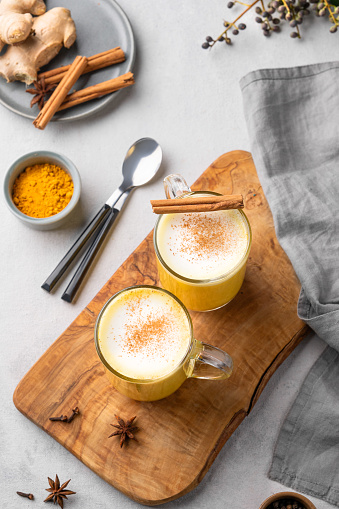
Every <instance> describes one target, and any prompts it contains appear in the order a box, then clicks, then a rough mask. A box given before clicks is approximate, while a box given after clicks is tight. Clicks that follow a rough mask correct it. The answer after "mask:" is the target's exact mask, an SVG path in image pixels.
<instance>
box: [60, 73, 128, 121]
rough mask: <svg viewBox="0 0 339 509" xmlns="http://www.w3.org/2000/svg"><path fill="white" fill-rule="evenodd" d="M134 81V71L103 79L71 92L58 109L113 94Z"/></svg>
mask: <svg viewBox="0 0 339 509" xmlns="http://www.w3.org/2000/svg"><path fill="white" fill-rule="evenodd" d="M133 83H134V76H133V73H131V72H128V73H126V74H122V75H121V76H118V77H117V78H113V79H111V80H108V81H103V82H102V83H98V84H97V85H93V86H91V87H87V88H83V89H81V90H78V91H77V92H73V93H72V94H69V95H68V96H67V97H66V98H65V100H64V102H63V103H62V104H61V106H60V107H59V109H58V111H61V110H65V109H66V108H71V107H73V106H76V105H77V104H81V103H84V102H87V101H91V100H92V99H97V98H98V97H102V96H103V95H107V94H111V93H112V92H116V91H117V90H120V89H121V88H125V87H129V86H130V85H133Z"/></svg>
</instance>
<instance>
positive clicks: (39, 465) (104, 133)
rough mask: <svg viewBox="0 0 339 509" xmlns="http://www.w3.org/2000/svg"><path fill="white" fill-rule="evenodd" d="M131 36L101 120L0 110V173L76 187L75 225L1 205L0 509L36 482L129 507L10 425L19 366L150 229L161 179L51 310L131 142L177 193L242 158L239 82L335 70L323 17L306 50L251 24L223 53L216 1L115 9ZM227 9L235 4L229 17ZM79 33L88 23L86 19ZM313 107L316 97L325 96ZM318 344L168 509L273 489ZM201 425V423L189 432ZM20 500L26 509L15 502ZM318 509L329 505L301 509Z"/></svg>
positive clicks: (76, 503)
mask: <svg viewBox="0 0 339 509" xmlns="http://www.w3.org/2000/svg"><path fill="white" fill-rule="evenodd" d="M120 5H121V6H122V8H123V9H125V11H126V13H127V15H128V17H129V19H130V21H131V23H132V26H133V29H134V33H135V38H136V44H137V60H136V64H135V67H134V72H135V77H136V85H135V86H133V87H131V88H130V89H128V90H125V91H124V92H123V93H121V94H120V98H119V99H118V100H117V101H116V102H114V103H113V104H112V105H111V107H108V108H107V109H106V111H104V112H103V113H100V114H98V115H96V116H94V117H90V118H88V119H87V120H83V121H79V122H76V123H65V124H56V123H54V124H53V123H51V124H50V125H48V126H47V128H46V130H45V131H44V132H41V131H38V130H37V129H35V128H34V127H33V126H32V124H31V121H30V120H27V119H24V118H21V117H19V116H17V115H15V114H13V113H12V112H10V111H8V110H7V109H5V108H3V107H1V110H0V129H1V131H0V132H1V139H0V140H1V141H0V149H1V174H2V178H3V176H4V174H5V172H6V170H7V168H8V166H9V165H10V164H11V163H12V162H13V161H14V160H15V159H16V158H17V157H19V156H21V155H22V154H24V153H25V152H30V151H32V150H38V149H46V150H55V151H59V152H62V153H63V154H65V155H66V156H68V157H69V158H70V159H72V160H73V162H74V163H75V164H76V166H77V167H78V169H79V171H80V173H81V177H82V183H83V191H82V198H81V207H80V208H79V210H78V215H76V216H75V217H73V219H72V220H71V221H70V222H69V223H68V225H67V226H65V227H64V228H63V229H59V230H56V231H50V232H38V231H34V230H31V229H28V228H27V227H26V226H24V225H22V224H21V223H20V222H18V220H17V219H16V218H15V217H14V216H12V214H11V213H10V212H9V211H8V209H7V208H6V206H5V203H4V199H3V198H1V201H0V207H1V218H2V220H1V223H0V224H1V226H0V228H1V233H0V238H1V272H2V274H1V282H2V285H1V286H2V291H1V330H2V334H1V369H0V394H1V412H0V415H1V417H0V488H1V507H8V508H11V509H20V508H24V507H43V504H42V500H43V498H45V496H46V492H45V491H44V489H45V488H47V476H50V477H54V476H55V473H58V474H59V475H60V477H61V481H64V480H67V479H68V478H72V482H71V483H70V489H73V490H74V491H76V492H77V495H75V496H73V497H71V498H70V500H69V502H68V503H67V502H66V503H67V505H66V503H65V507H69V508H74V509H78V508H83V509H87V508H92V507H95V508H108V507H119V508H123V509H129V508H136V507H141V506H139V504H136V503H135V502H133V501H131V500H130V499H128V498H126V497H125V496H124V495H122V494H121V493H120V492H118V491H116V490H115V489H114V488H112V487H111V486H109V485H108V484H107V483H105V482H104V481H102V480H101V479H100V478H99V477H98V476H97V475H96V474H94V473H93V472H91V471H90V470H89V469H88V468H87V467H85V466H84V465H83V464H82V463H81V462H80V461H78V460H77V459H76V458H75V457H73V456H72V455H71V454H70V453H69V452H67V451H66V450H65V449H64V448H63V447H62V446H60V445H59V444H58V443H57V442H55V441H54V440H53V439H52V438H50V437H49V436H48V435H47V434H45V433H44V432H43V431H41V430H40V429H38V428H37V427H36V426H35V425H34V424H32V423H31V422H30V421H28V420H27V419H26V418H25V417H24V416H23V415H21V414H20V413H19V412H18V411H17V410H16V409H15V407H14V405H13V403H12V394H13V391H14V389H15V387H16V385H17V384H18V382H19V381H20V380H21V378H22V377H23V376H24V375H25V373H26V372H27V371H28V369H29V368H30V367H31V366H32V364H33V363H34V362H35V361H36V360H37V359H38V358H39V357H40V356H41V355H42V354H43V353H44V352H45V350H46V349H47V348H48V347H49V346H50V344H51V343H52V342H53V341H54V340H55V339H56V338H57V337H58V336H59V334H61V333H62V332H63V331H64V330H65V328H67V326H68V325H69V324H70V323H71V322H72V321H73V319H75V318H76V316H77V315H78V314H79V313H80V311H81V310H82V309H83V308H84V307H85V306H86V304H87V303H88V302H89V301H90V300H91V299H92V298H93V296H94V295H95V294H96V293H97V292H98V291H99V290H100V288H101V287H102V286H103V285H104V283H105V282H106V281H107V280H108V278H109V277H110V276H111V275H112V274H113V273H114V272H115V270H116V269H117V268H118V267H119V266H120V265H121V263H122V262H123V261H124V260H125V258H126V257H127V256H128V255H129V254H130V253H131V252H132V251H133V250H134V249H135V248H136V247H137V246H138V245H139V243H140V242H141V241H142V240H143V238H144V237H145V236H146V234H147V233H148V232H149V231H150V230H151V228H152V227H153V223H154V216H153V214H152V212H151V209H150V205H149V199H150V198H151V197H152V198H154V197H159V196H161V195H162V194H163V190H162V182H161V178H159V179H158V180H156V181H155V182H154V183H152V184H151V185H148V186H147V187H145V188H143V189H140V190H137V191H136V192H135V193H134V194H133V195H132V196H131V198H130V200H129V203H128V205H127V207H126V209H125V210H124V212H123V214H122V216H121V218H120V221H119V222H118V223H117V224H116V226H115V228H114V229H113V230H112V232H111V234H110V236H109V239H108V241H107V243H106V247H105V250H104V251H103V252H102V253H101V256H100V258H99V259H98V260H97V262H96V263H95V265H94V266H93V269H92V270H91V274H90V277H89V278H88V279H87V283H86V285H85V286H84V287H83V289H82V291H81V294H80V296H79V298H78V299H77V301H76V302H75V303H74V304H73V305H70V304H67V303H65V302H63V301H62V300H61V299H60V296H61V293H62V290H63V287H64V286H65V284H63V285H60V287H58V290H57V291H56V293H54V294H53V295H49V294H47V293H46V292H44V291H43V290H41V288H40V285H41V284H42V282H43V281H44V279H45V278H46V276H47V275H48V274H49V273H50V271H51V270H52V269H53V268H54V266H55V265H56V263H57V262H58V261H59V259H60V258H61V257H62V256H63V255H64V254H65V251H66V250H67V249H68V247H69V246H70V244H71V243H72V241H73V240H74V239H75V237H76V235H77V233H78V232H80V231H81V229H82V227H83V226H84V225H85V224H86V222H87V221H88V220H89V219H90V218H91V217H92V216H93V214H94V213H95V212H96V211H97V209H98V208H99V206H100V205H101V204H102V203H103V202H104V201H105V200H106V199H107V198H108V196H109V194H110V190H113V189H114V188H116V187H117V186H118V185H119V184H120V181H121V163H122V161H123V158H124V155H125V152H126V150H127V148H128V147H129V146H130V145H131V144H132V143H133V142H134V141H135V140H137V139H138V138H141V137H144V136H151V137H154V138H155V139H156V140H157V141H158V142H159V143H160V144H161V146H162V148H163V153H164V162H163V166H162V176H164V175H166V174H168V173H170V172H180V173H182V174H183V175H184V176H185V177H186V179H187V181H188V182H189V183H193V182H194V180H196V178H197V177H198V176H199V175H200V174H201V173H202V172H203V171H204V170H205V169H206V168H207V167H208V166H209V164H210V163H211V162H212V161H213V160H214V159H216V158H217V157H218V156H219V155H221V154H223V153H224V152H228V151H231V150H235V149H243V150H249V148H250V147H249V142H248V137H247V132H246V126H245V122H244V116H243V112H242V101H241V92H240V88H239V85H238V82H239V79H240V78H241V77H242V76H243V75H244V74H246V73H247V72H249V71H252V70H254V69H258V68H263V67H287V66H292V65H304V64H311V63H316V62H325V61H331V60H336V59H337V55H338V47H339V38H338V37H339V35H338V34H334V35H332V34H329V32H328V28H329V25H328V23H326V21H325V20H324V19H320V20H319V19H315V18H314V19H313V21H312V23H310V22H308V21H307V23H305V24H304V25H303V26H302V30H303V32H304V34H305V39H302V40H301V41H295V40H292V39H291V38H290V37H289V31H290V30H289V29H288V28H287V27H286V26H284V30H283V33H282V34H278V35H274V36H273V37H272V38H269V39H266V38H264V37H263V36H262V35H261V33H260V27H259V26H258V25H257V24H255V23H254V22H253V19H252V18H253V17H254V13H249V14H248V16H247V19H246V21H245V22H246V23H247V25H248V28H247V30H246V31H245V32H243V33H240V34H239V36H238V37H237V38H234V40H235V44H234V46H233V47H231V48H230V47H226V46H225V47H224V45H223V44H220V43H218V46H217V47H216V48H214V49H213V50H212V51H211V52H209V51H204V50H202V49H201V43H202V42H203V40H204V37H205V36H206V35H208V34H211V35H214V36H216V35H218V34H219V33H220V32H221V31H222V20H223V19H224V18H229V17H230V16H233V15H234V14H236V12H235V11H234V12H233V11H229V10H228V9H227V8H226V2H225V0H208V1H206V0H205V1H204V0H194V1H193V0H190V1H186V2H178V1H177V2H173V1H172V2H169V1H166V0H144V1H143V2H140V1H138V0H129V1H127V0H121V1H120ZM238 9H240V7H239V8H238ZM89 22H90V20H89ZM324 100H326V98H325V97H324ZM324 346H325V345H324V343H323V342H321V341H320V340H319V339H316V338H314V337H310V338H308V339H307V340H305V341H304V342H303V343H302V344H301V345H300V346H299V347H298V348H297V349H296V350H295V351H294V352H293V353H292V355H291V356H290V357H289V359H288V360H287V361H285V363H284V364H283V366H282V367H280V368H279V370H278V371H277V372H276V373H275V375H274V376H273V377H272V379H271V380H270V382H269V384H268V385H267V387H266V388H265V390H264V392H263V394H262V395H261V397H260V400H259V402H258V403H257V405H256V406H255V408H254V410H253V411H252V413H251V415H250V416H249V417H248V418H247V419H246V420H245V421H244V422H243V423H242V424H241V426H240V427H239V428H238V429H237V431H236V432H235V433H234V434H233V436H232V437H231V438H230V440H229V441H228V442H227V443H226V445H225V447H224V448H223V450H222V451H221V453H220V454H219V456H218V458H217V459H216V461H215V462H214V464H213V466H212V468H211V469H210V471H209V473H208V474H207V475H206V477H205V478H204V480H203V481H202V483H201V484H200V485H199V486H198V487H197V488H196V489H195V490H194V491H193V492H191V493H190V494H188V495H186V496H184V497H182V498H181V499H179V500H177V501H175V502H172V503H169V504H168V505H167V507H168V508H175V507H181V508H185V509H191V508H194V509H202V508H205V507H212V508H215V509H222V508H226V507H232V508H235V509H252V508H253V509H257V508H258V507H259V505H260V503H261V502H262V501H263V500H264V499H265V498H267V497H268V496H269V495H271V494H272V493H275V492H278V491H285V489H286V488H285V487H284V486H282V485H280V484H278V483H275V482H272V481H270V480H269V479H268V478H267V471H268V469H269V465H270V461H271V455H272V450H273V446H274V443H275V439H276V437H277V435H278V432H279V428H280V426H281V424H282V422H283V420H284V417H285V415H286V413H287V411H288V410H289V408H290V406H291V404H292V402H293V400H294V398H295V396H296V394H297V392H298V390H299V388H300V386H301V383H302V381H303V379H304V377H305V375H306V374H307V372H308V370H309V368H310V367H311V366H312V364H313V362H314V361H315V360H316V359H317V357H318V356H319V354H320V353H321V352H322V350H323V349H324ZM201 425H202V426H203V422H202V423H201ZM17 490H24V491H32V492H33V493H34V494H35V497H36V501H35V502H30V501H29V500H25V499H19V497H18V496H17V495H16V494H15V492H16V491H17ZM312 501H313V502H314V503H315V505H316V507H317V508H318V509H330V507H332V506H330V505H329V504H327V503H325V502H322V501H319V500H316V499H312Z"/></svg>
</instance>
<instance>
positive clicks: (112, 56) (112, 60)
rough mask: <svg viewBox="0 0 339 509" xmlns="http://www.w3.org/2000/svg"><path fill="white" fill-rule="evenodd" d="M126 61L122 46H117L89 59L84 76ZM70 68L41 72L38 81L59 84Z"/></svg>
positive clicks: (64, 67) (67, 66)
mask: <svg viewBox="0 0 339 509" xmlns="http://www.w3.org/2000/svg"><path fill="white" fill-rule="evenodd" d="M124 60H125V53H124V52H123V50H122V49H121V48H120V46H117V47H116V48H112V49H109V50H107V51H103V52H102V53H97V54H96V55H92V56H91V57H88V63H87V66H86V68H85V70H84V71H83V74H86V73H88V72H92V71H97V70H98V69H103V68H104V67H108V66H110V65H114V64H119V63H120V62H124ZM69 68H70V65H64V66H63V67H58V68H56V69H51V70H50V71H45V72H41V73H39V74H38V80H40V79H41V78H44V80H45V84H46V85H49V84H50V83H59V82H60V81H61V80H62V78H63V77H64V76H65V74H66V72H67V71H68V69H69Z"/></svg>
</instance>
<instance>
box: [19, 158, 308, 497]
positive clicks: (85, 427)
mask: <svg viewBox="0 0 339 509" xmlns="http://www.w3.org/2000/svg"><path fill="white" fill-rule="evenodd" d="M192 188H193V189H194V190H204V189H205V190H207V189H208V190H211V191H218V192H220V193H222V194H242V195H243V196H244V202H245V212H246V214H247V216H248V218H249V220H250V223H251V226H252V231H253V244H252V250H251V253H250V257H249V262H248V268H247V273H246V277H245V281H244V284H243V286H242V288H241V291H240V292H239V294H238V295H237V296H236V298H235V299H234V300H233V301H232V302H231V303H230V304H228V305H227V306H226V307H224V308H222V309H219V310H217V311H213V312H210V313H191V315H192V319H193V324H194V330H195V337H196V338H197V339H198V340H203V341H205V342H208V343H211V344H213V345H215V346H218V347H220V348H222V349H225V350H226V351H227V352H228V353H229V354H230V355H231V356H232V357H233V360H234V372H233V374H232V376H231V378H230V379H228V380H223V381H207V380H193V379H191V380H187V381H186V382H185V383H184V384H183V385H182V387H181V388H180V389H179V390H178V391H177V392H176V393H174V394H173V395H172V396H170V397H169V398H166V399H165V400H161V401H156V402H150V403H144V402H137V401H133V400H130V399H128V398H126V397H125V396H122V395H120V394H119V393H118V392H116V391H115V390H114V389H113V388H112V387H111V386H110V385H109V383H108V380H107V379H106V376H105V374H104V369H103V367H102V365H101V364H100V362H99V359H98V357H97V354H96V351H95V347H94V340H93V336H94V334H93V330H94V323H95V320H96V317H97V315H98V313H99V311H100V309H101V307H102V306H103V304H104V303H105V301H106V300H107V299H108V298H109V297H111V295H113V294H114V293H115V292H117V291H118V290H121V289H122V288H125V287H127V286H131V285H135V284H151V285H153V284H157V272H156V263H155V253H154V249H153V241H152V232H151V233H150V234H149V235H148V236H147V237H146V239H145V240H144V241H143V242H142V243H141V244H140V245H139V247H138V248H137V249H136V250H135V251H134V252H133V253H132V254H131V255H130V256H129V258H128V259H127V260H126V261H125V262H124V264H123V265H122V266H121V267H120V268H119V269H118V270H117V272H116V273H115V274H114V275H113V276H112V277H111V278H110V280H109V281H108V282H107V283H106V285H105V286H104V287H103V288H102V289H101V291H100V292H99V293H98V294H97V295H96V297H95V298H94V299H93V300H92V301H91V302H90V304H89V305H88V306H87V307H86V308H85V309H84V310H83V311H82V313H81V314H80V315H79V316H78V317H77V318H76V320H75V321H74V322H73V323H72V324H71V325H70V327H68V329H67V330H66V331H65V332H64V333H63V334H62V335H61V336H60V337H59V338H58V339H57V340H56V341H55V342H54V343H53V344H52V346H51V347H50V348H49V349H48V350H47V352H46V353H45V354H44V355H43V356H42V357H41V358H40V359H39V360H38V362H37V363H36V364H35V365H34V366H33V367H32V368H31V370H30V371H29V372H28V373H27V375H26V376H25V377H24V378H23V380H22V381H21V382H20V383H19V385H18V387H17V388H16V391H15V394H14V403H15V405H16V407H17V408H18V409H19V410H20V412H22V413H23V414H24V415H25V416H26V417H28V418H29V419H31V420H32V421H33V422H34V423H36V424H37V425H38V426H40V427H41V428H42V429H43V430H45V431H46V432H47V433H48V434H50V435H51V436H52V437H53V438H54V439H56V440H57V441H58V442H60V443H61V444H62V445H63V446H64V447H66V448H67V449H68V450H69V451H70V452H72V453H73V454H74V455H75V456H76V457H77V458H79V459H80V460H81V461H82V462H83V463H84V464H85V465H87V466H88V467H90V468H91V469H92V470H93V471H94V472H96V473H97V474H98V475H99V476H100V477H102V478H103V479H105V480H106V481H107V482H108V483H110V484H112V485H113V486H114V487H115V488H117V489H119V490H120V491H122V492H123V493H125V494H126V495H127V496H129V497H131V498H132V499H134V500H136V501H138V502H140V503H142V504H146V505H156V504H161V503H164V502H167V501H169V500H172V499H175V498H178V497H179V496H181V495H183V494H184V493H187V492H188V491H190V490H192V489H193V488H194V487H195V486H197V484H198V483H199V482H200V481H201V480H202V478H203V477H204V475H205V474H206V472H207V471H208V469H209V467H210V466H211V464H212V463H213V461H214V459H215V458H216V456H217V454H218V453H219V451H220V450H221V448H222V447H223V445H224V444H225V442H226V441H227V439H228V438H229V437H230V436H231V434H232V433H233V431H234V430H235V429H236V428H237V426H238V425H239V424H240V423H241V421H242V420H243V419H244V417H246V415H248V413H249V412H250V410H251V409H252V408H253V405H254V404H255V402H256V401H257V399H258V397H259V396H260V394H261V392H262V390H263V388H264V387H265V385H266V383H267V381H268V380H269V378H270V376H271V375H272V374H273V373H274V371H275V370H276V369H277V367H278V366H279V365H280V364H281V363H282V362H283V361H284V359H286V358H287V356H288V355H289V354H290V352H291V351H292V350H293V348H295V346H296V345H297V344H298V343H299V342H300V341H301V339H302V338H303V337H304V336H305V334H306V333H307V331H308V328H307V327H306V326H305V325H304V324H303V322H301V320H299V319H298V317H297V312H296V307H297V306H296V305H297V300H298V295H299V290H300V286H299V282H298V280H297V278H296V276H295V274H294V271H293V269H292V266H291V264H290V262H289V260H288V259H287V257H286V255H285V253H284V252H283V250H282V249H281V247H280V246H279V243H278V241H277V238H276V236H275V231H274V226H273V221H272V216H271V213H270V210H269V207H268V205H267V202H266V199H265V197H264V195H263V192H262V189H261V186H260V183H259V181H258V177H257V174H256V170H255V167H254V164H253V161H252V158H251V155H250V154H249V153H247V152H242V151H235V152H230V153H228V154H224V155H223V156H221V157H219V158H218V159H217V160H216V161H215V162H214V163H213V164H212V165H211V166H210V167H209V168H208V169H207V170H206V171H205V172H204V173H203V175H202V176H201V177H200V178H199V179H198V180H197V182H196V183H195V184H194V186H192ZM150 213H151V210H150ZM76 405H77V406H79V409H80V412H81V416H80V417H76V418H75V419H74V421H73V422H72V423H71V424H65V423H62V422H51V421H49V419H48V418H49V417H50V416H52V415H61V414H67V412H70V411H71V408H73V407H74V406H76ZM114 414H119V415H120V416H121V417H122V418H127V419H128V418H130V417H132V416H134V415H137V420H136V425H138V426H139V427H140V428H141V429H140V431H139V432H138V440H139V443H135V442H134V441H131V442H130V443H129V445H128V446H127V447H126V448H125V449H120V448H119V440H118V439H117V438H116V437H113V438H110V439H108V438H106V437H108V435H109V434H110V433H111V430H112V428H111V426H110V423H113V422H114V421H115V419H114Z"/></svg>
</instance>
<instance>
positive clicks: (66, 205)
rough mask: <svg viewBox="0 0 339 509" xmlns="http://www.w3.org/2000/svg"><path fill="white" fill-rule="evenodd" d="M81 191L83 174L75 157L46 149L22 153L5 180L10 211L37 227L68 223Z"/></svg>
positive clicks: (47, 227)
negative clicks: (73, 158)
mask: <svg viewBox="0 0 339 509" xmlns="http://www.w3.org/2000/svg"><path fill="white" fill-rule="evenodd" d="M80 191H81V180H80V175H79V172H78V170H77V169H76V167H75V166H74V164H73V163H72V161H70V159H68V158H67V157H65V156H63V155H61V154H57V153H56V152H50V151H46V150H40V151H36V152H30V153H28V154H25V155H23V156H21V157H20V158H19V159H17V160H16V161H14V163H13V164H12V165H11V166H10V168H9V169H8V171H7V173H6V176H5V180H4V195H5V200H6V203H7V206H8V207H9V209H10V211H11V212H12V213H13V214H14V215H15V216H16V217H17V218H18V219H20V220H21V221H22V222H23V223H25V224H26V225H27V226H29V227H31V228H34V229H36V230H52V229H54V228H58V227H59V226H61V225H62V224H64V223H65V222H66V220H67V219H68V216H69V214H70V213H71V212H73V210H74V209H75V207H76V205H77V203H78V201H79V198H80Z"/></svg>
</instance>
